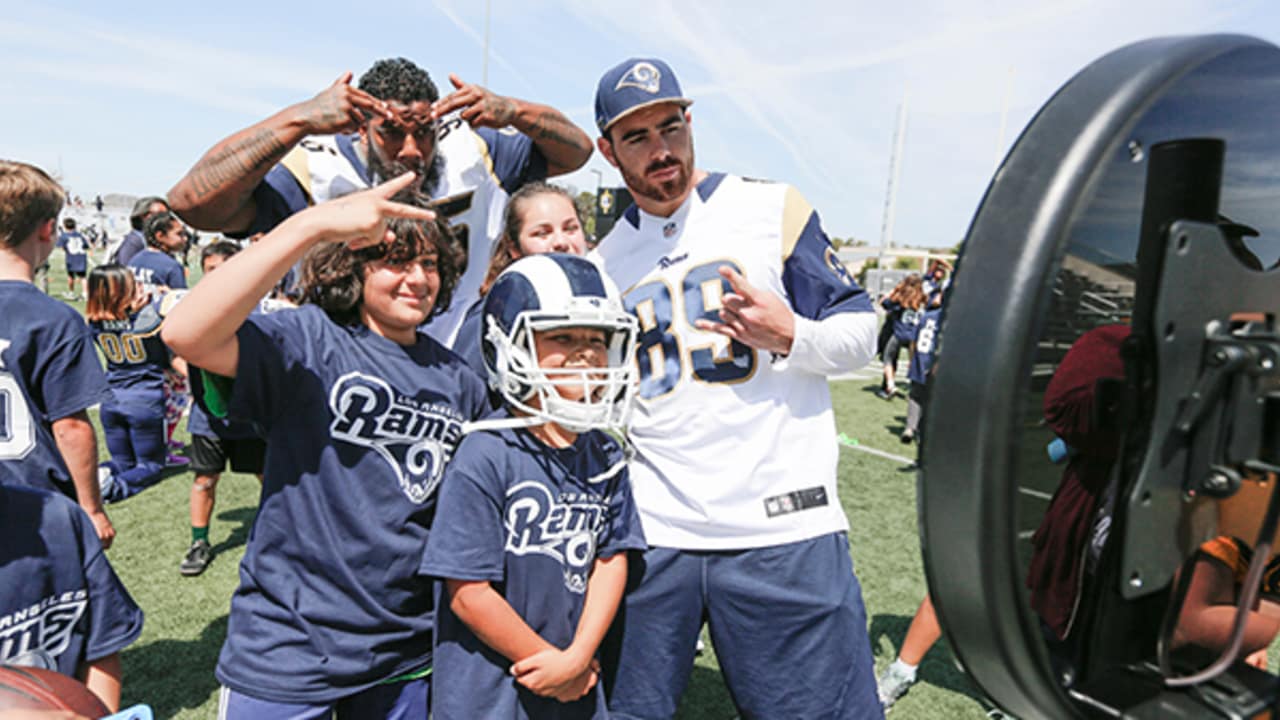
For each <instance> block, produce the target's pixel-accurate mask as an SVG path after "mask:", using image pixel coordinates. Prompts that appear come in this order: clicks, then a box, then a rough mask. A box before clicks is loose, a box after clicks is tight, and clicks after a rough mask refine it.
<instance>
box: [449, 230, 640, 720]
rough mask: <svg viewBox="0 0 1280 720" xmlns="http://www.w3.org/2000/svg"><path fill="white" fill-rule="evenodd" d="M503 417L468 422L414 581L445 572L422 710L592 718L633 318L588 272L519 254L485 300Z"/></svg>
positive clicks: (606, 614) (617, 511)
mask: <svg viewBox="0 0 1280 720" xmlns="http://www.w3.org/2000/svg"><path fill="white" fill-rule="evenodd" d="M484 315H485V321H486V325H489V326H490V327H491V328H492V329H491V330H490V331H489V332H487V333H486V334H485V336H484V339H483V354H484V363H485V366H486V369H487V372H488V378H489V385H490V387H491V388H493V389H494V390H496V391H498V392H499V393H500V394H501V396H502V398H503V400H504V402H505V407H504V408H502V409H501V410H499V411H498V412H497V413H495V414H494V415H493V416H491V417H490V418H487V419H485V420H484V421H481V422H480V423H475V424H473V426H472V427H473V429H472V431H471V432H470V434H469V435H468V436H467V437H466V439H465V440H463V442H462V445H461V446H460V447H459V448H458V456H457V457H456V458H455V459H454V461H453V463H452V464H451V465H450V467H449V471H448V472H447V474H446V477H445V481H444V483H443V485H442V488H441V491H440V492H441V494H440V508H439V512H438V513H437V517H436V524H435V527H434V528H433V529H432V532H431V535H430V537H429V539H428V541H427V549H426V554H425V556H424V559H423V571H424V572H426V573H429V574H432V575H436V576H439V577H442V578H444V579H445V580H444V583H445V589H444V590H445V591H444V595H443V597H444V602H443V603H442V605H441V608H440V613H439V622H438V624H437V633H436V637H437V647H436V664H435V678H436V682H437V689H436V692H435V696H434V698H433V704H432V713H433V716H434V717H435V718H437V719H438V720H452V719H454V718H477V717H504V718H551V717H554V718H579V717H581V718H597V717H606V716H607V710H606V707H605V701H604V693H603V687H602V686H601V685H600V684H599V682H598V679H599V678H598V672H599V664H598V662H597V660H596V651H597V648H598V646H599V644H600V641H601V640H602V639H603V637H604V634H605V631H606V630H607V629H608V627H609V624H610V623H611V622H612V620H613V616H614V613H615V612H616V611H617V608H618V603H619V601H620V600H621V597H622V592H623V588H624V586H625V584H626V578H627V552H626V551H628V550H643V549H644V548H645V543H644V539H643V535H642V532H641V529H640V522H639V517H638V516H637V513H636V509H635V505H634V503H633V502H632V499H631V489H630V484H629V482H628V481H627V472H626V461H625V458H624V456H623V452H622V448H621V447H620V446H619V445H618V443H617V442H616V441H614V440H613V439H612V438H611V437H610V436H609V435H606V434H605V433H604V432H602V431H601V430H602V429H604V428H612V429H615V430H620V429H622V428H623V426H624V425H625V422H626V418H627V416H628V413H629V411H630V405H631V401H632V398H633V392H634V378H633V376H632V373H633V368H632V365H631V353H632V351H633V350H634V345H635V335H636V323H635V320H634V319H633V318H632V317H631V316H630V315H628V314H627V313H626V311H625V310H624V309H623V307H622V304H621V301H620V300H619V298H618V293H617V290H616V289H615V288H613V286H612V283H611V282H610V281H609V280H608V279H607V278H605V277H604V276H603V275H601V273H600V271H599V270H598V269H597V268H596V266H595V265H593V264H592V263H591V262H589V261H587V260H585V259H583V258H579V257H576V256H570V255H562V254H552V255H538V256H535V257H527V258H524V259H522V260H519V261H517V262H516V263H515V264H513V265H511V267H509V268H508V269H507V270H506V272H504V273H503V274H502V275H501V276H499V277H498V279H497V281H496V282H494V283H493V286H492V289H491V290H490V292H489V293H488V296H487V297H486V299H485V304H484Z"/></svg>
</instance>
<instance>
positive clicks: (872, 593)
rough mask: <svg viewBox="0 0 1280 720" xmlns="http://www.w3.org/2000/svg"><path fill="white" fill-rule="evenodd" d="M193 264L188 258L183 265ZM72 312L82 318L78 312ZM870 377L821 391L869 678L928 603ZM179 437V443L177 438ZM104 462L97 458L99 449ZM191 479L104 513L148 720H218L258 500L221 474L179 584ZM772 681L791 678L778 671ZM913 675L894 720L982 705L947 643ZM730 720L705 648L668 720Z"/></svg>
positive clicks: (911, 448) (903, 479) (892, 434)
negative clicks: (221, 662)
mask: <svg viewBox="0 0 1280 720" xmlns="http://www.w3.org/2000/svg"><path fill="white" fill-rule="evenodd" d="M197 257H198V255H197V254H196V253H195V252H193V253H192V261H193V263H194V262H195V260H196V258H197ZM50 264H51V273H50V289H51V294H52V295H54V296H55V297H61V294H62V292H63V291H64V290H65V288H66V280H65V274H64V272H63V267H64V265H63V262H62V258H61V256H60V254H55V256H54V257H53V258H51V262H50ZM197 274H198V271H197ZM71 304H72V305H73V306H76V307H77V308H79V309H81V310H83V303H82V302H71ZM875 375H876V373H874V372H872V371H870V370H868V371H864V372H862V373H857V374H855V375H853V376H851V377H849V378H845V379H840V380H836V381H833V382H832V383H831V389H832V397H833V402H834V405H835V413H836V425H837V429H838V433H839V434H842V435H843V436H844V440H845V442H844V444H843V447H844V449H843V450H842V452H841V458H840V467H839V485H840V497H841V501H842V502H843V504H844V507H845V510H846V512H847V514H848V516H849V521H850V526H851V531H850V545H851V548H852V555H853V562H854V566H855V569H856V571H857V574H858V577H859V579H860V581H861V583H862V589H863V597H864V600H865V602H866V606H867V613H868V619H869V623H870V627H869V630H870V636H871V643H872V649H873V652H874V654H875V658H876V667H877V671H879V670H880V669H883V667H884V666H885V665H887V664H888V663H889V662H891V661H892V660H893V658H894V657H895V656H896V654H897V649H898V647H899V646H900V645H901V642H902V638H903V636H904V635H905V633H906V630H907V625H908V624H909V623H910V620H911V617H912V615H913V614H914V612H915V609H916V606H917V605H918V604H919V602H920V600H921V598H922V597H923V596H924V593H925V581H924V575H923V570H922V568H921V561H920V548H919V534H918V532H917V526H916V472H915V470H914V468H912V467H911V466H910V462H911V459H912V458H914V455H915V449H916V446H915V445H902V444H901V443H900V442H899V440H898V437H897V434H898V432H900V431H901V429H902V424H903V420H904V415H905V411H906V401H905V400H903V399H896V400H893V401H889V402H886V401H883V400H880V399H878V398H876V397H875V396H874V394H873V391H874V389H875V388H876V386H877V380H876V379H875ZM95 417H96V416H95ZM184 425H185V424H184ZM178 437H179V438H180V439H184V440H185V439H186V437H187V436H186V432H185V427H181V428H180V429H179V435H178ZM837 441H838V440H837V437H830V438H814V439H813V442H815V443H822V442H837ZM100 445H101V443H100ZM100 452H101V457H102V459H105V458H106V450H105V447H101V448H100ZM191 479H192V473H191V472H189V471H185V472H180V473H176V474H174V475H172V476H171V477H169V478H167V479H166V480H164V481H163V482H161V483H160V484H158V485H157V486H155V487H153V488H150V489H148V490H146V491H145V492H143V493H141V494H139V495H137V496H135V497H133V498H130V499H128V500H126V501H124V502H121V503H118V504H114V505H111V506H109V507H108V513H109V514H110V516H111V519H112V521H113V523H114V524H115V527H116V530H117V533H118V534H117V537H116V541H115V544H114V546H113V547H112V548H111V549H110V550H109V551H108V553H107V555H108V557H109V558H110V560H111V563H112V565H113V566H114V567H115V569H116V571H117V573H119V575H120V576H121V578H122V579H123V581H124V583H125V585H126V586H127V587H128V588H129V590H130V592H131V593H132V594H133V596H134V598H135V599H136V600H137V602H138V604H139V605H140V606H141V607H142V609H143V610H144V612H145V613H146V623H145V626H144V629H143V632H142V636H141V637H140V638H139V639H138V641H137V642H135V643H134V644H133V645H132V646H131V647H129V648H128V649H126V650H125V651H124V653H123V661H124V705H125V706H126V707H127V706H129V705H131V704H133V703H148V704H150V705H151V707H152V708H153V710H154V711H155V713H156V717H158V718H213V717H215V715H216V708H217V690H218V683H217V680H216V679H215V678H214V675H213V668H214V665H215V664H216V662H217V657H218V651H219V648H220V647H221V644H222V641H223V638H224V636H225V633H226V628H227V611H228V607H229V603H230V598H231V594H232V592H233V590H234V589H235V586H236V582H237V566H238V563H239V560H240V557H241V556H242V555H243V553H244V547H245V543H246V541H247V539H248V537H249V532H250V528H251V527H252V524H253V519H254V513H255V507H256V503H257V500H258V492H259V486H258V482H257V480H256V479H255V478H253V477H252V476H246V475H237V474H232V473H228V474H224V475H223V477H222V480H221V482H220V483H219V485H218V489H217V507H216V509H215V511H214V520H213V523H212V525H211V528H210V542H211V544H212V545H213V548H214V551H215V553H216V557H215V559H214V561H213V562H212V564H211V565H210V566H209V568H208V570H207V571H206V572H205V573H204V574H203V575H201V576H199V577H194V578H188V577H183V576H181V575H180V574H179V573H178V563H179V561H180V560H181V559H182V556H183V554H184V552H185V551H186V549H187V546H188V544H189V542H190V528H189V520H188V512H187V507H188V505H187V503H188V493H189V491H190V487H191ZM704 636H705V634H704ZM778 672H783V673H785V672H787V668H785V667H779V668H778ZM919 678H920V681H919V683H918V684H917V685H916V686H915V687H914V688H913V689H912V690H911V691H910V692H909V693H908V694H907V695H906V696H905V697H904V698H903V699H902V700H900V701H899V703H898V705H897V706H896V707H895V708H894V710H893V714H892V715H893V717H898V718H948V719H950V718H957V719H964V718H982V717H985V714H986V710H987V709H988V708H989V707H990V706H989V705H988V704H986V703H985V702H984V701H983V699H982V695H981V693H980V692H979V691H978V690H977V689H976V688H975V687H974V686H973V685H972V683H970V682H969V680H968V679H967V677H966V676H965V675H964V674H963V673H962V672H961V671H960V670H958V669H957V667H956V665H955V663H954V660H953V657H952V654H951V652H950V650H949V648H948V647H947V644H946V642H945V640H944V641H941V642H939V643H938V644H937V645H936V646H935V647H934V648H933V650H932V651H931V652H930V653H929V654H928V655H927V656H926V658H925V660H924V662H923V664H922V665H921V668H920V672H919ZM735 715H736V713H735V710H734V707H733V704H732V702H731V700H730V698H729V695H728V692H727V691H726V690H725V687H724V684H723V682H722V681H721V679H720V674H719V669H718V665H717V663H716V658H715V653H714V648H712V647H711V646H710V641H709V640H707V652H705V653H703V654H702V655H701V656H700V657H699V658H698V660H697V663H696V666H695V668H694V672H693V676H692V678H691V680H690V683H689V688H688V691H687V692H686V694H685V697H684V699H683V703H682V706H681V710H680V713H679V715H678V717H680V718H690V719H693V718H697V719H702V718H707V719H710V720H719V719H724V720H729V719H730V718H733V717H735Z"/></svg>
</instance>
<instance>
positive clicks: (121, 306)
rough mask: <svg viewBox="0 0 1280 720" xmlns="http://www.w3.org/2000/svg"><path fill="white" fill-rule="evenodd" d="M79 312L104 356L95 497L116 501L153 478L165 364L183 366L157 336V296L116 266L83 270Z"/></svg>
mask: <svg viewBox="0 0 1280 720" xmlns="http://www.w3.org/2000/svg"><path fill="white" fill-rule="evenodd" d="M88 287H89V301H88V303H87V304H86V306H85V318H86V319H87V320H88V321H89V327H90V329H91V330H92V331H93V339H94V342H96V343H97V344H98V348H99V349H100V350H101V351H102V356H103V357H105V358H106V360H107V383H108V384H109V385H110V386H111V399H110V400H108V401H106V402H104V403H102V409H101V413H100V415H101V420H102V433H103V435H105V436H106V441H107V450H108V451H109V452H110V453H111V459H110V460H108V461H107V462H104V463H103V464H102V465H101V466H100V468H99V470H98V482H99V486H100V487H101V489H102V497H103V499H104V500H105V501H107V502H116V501H118V500H123V499H125V498H127V497H130V496H131V495H135V494H137V493H138V492H140V491H142V490H143V489H144V488H147V487H150V486H151V485H153V484H155V483H156V482H157V481H159V480H160V478H161V476H162V474H163V472H164V468H165V434H164V430H165V428H164V382H165V380H164V378H165V371H166V370H169V369H171V368H173V369H174V371H175V372H179V373H185V372H186V364H185V363H183V362H182V360H181V359H179V358H173V357H171V355H170V353H169V349H168V348H166V347H165V346H164V343H163V342H161V341H160V320H161V318H160V309H159V301H156V302H147V299H146V296H144V295H142V294H140V293H139V291H138V287H137V284H136V282H135V281H134V279H133V274H132V273H130V272H129V270H128V269H127V268H124V267H121V266H120V265H114V264H109V265H99V266H98V267H96V268H94V269H93V272H91V273H89V282H88Z"/></svg>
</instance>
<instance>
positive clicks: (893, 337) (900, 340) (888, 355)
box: [876, 275, 925, 400]
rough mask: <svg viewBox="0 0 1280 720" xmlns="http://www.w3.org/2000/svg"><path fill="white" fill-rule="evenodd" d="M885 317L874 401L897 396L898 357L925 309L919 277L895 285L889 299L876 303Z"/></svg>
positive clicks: (911, 336) (903, 280)
mask: <svg viewBox="0 0 1280 720" xmlns="http://www.w3.org/2000/svg"><path fill="white" fill-rule="evenodd" d="M880 306H881V307H883V308H884V309H885V310H886V312H887V314H886V315H885V318H884V322H885V324H886V325H891V326H892V327H893V331H892V333H889V334H886V340H885V344H884V348H883V349H882V350H881V353H880V360H881V362H883V363H884V379H883V381H882V382H881V384H880V389H879V390H878V391H877V392H876V397H878V398H880V399H882V400H891V399H893V396H894V395H895V394H897V392H898V387H897V382H896V376H897V374H898V355H899V354H900V352H901V351H902V348H904V347H907V346H908V345H909V344H910V343H911V339H912V338H913V337H915V332H916V325H917V324H918V323H919V322H920V310H921V309H922V308H924V306H925V295H924V289H923V285H922V283H921V280H920V276H919V275H908V276H906V277H905V278H903V279H902V282H900V283H898V285H897V287H895V288H894V289H893V292H891V293H889V297H887V298H885V299H884V300H881V301H880Z"/></svg>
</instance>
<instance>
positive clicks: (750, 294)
mask: <svg viewBox="0 0 1280 720" xmlns="http://www.w3.org/2000/svg"><path fill="white" fill-rule="evenodd" d="M690 104H692V101H691V100H689V99H688V98H686V97H684V95H683V93H682V92H681V90H680V85H679V83H678V82H677V80H676V76H675V73H674V72H672V70H671V68H670V67H669V66H668V65H667V64H666V63H665V62H663V61H661V60H658V59H652V58H650V59H640V58H633V59H630V60H627V61H625V62H623V63H621V64H620V65H618V66H616V67H614V68H613V69H611V70H609V71H608V72H606V73H605V74H604V77H603V78H601V80H600V84H599V87H598V88H597V91H596V125H597V127H598V128H599V130H600V133H601V135H602V137H601V138H600V139H599V140H598V141H597V147H599V149H600V151H601V153H603V154H604V156H605V158H606V159H607V160H608V161H609V162H610V163H611V164H613V166H614V167H616V168H618V170H619V172H620V173H621V174H622V178H623V180H624V181H625V182H626V185H627V189H628V190H630V191H631V194H632V196H633V197H634V198H635V205H634V206H632V207H631V208H629V209H628V210H627V211H626V212H625V213H624V214H623V216H622V218H621V219H620V220H619V221H618V222H617V223H616V224H615V225H614V227H613V230H612V231H611V232H610V233H609V234H608V235H607V236H606V237H605V238H604V239H603V240H602V241H601V243H600V245H599V248H598V250H597V253H598V260H599V261H600V262H601V264H602V265H603V267H604V268H605V270H606V272H608V274H609V275H611V276H612V277H613V280H614V281H615V282H616V283H617V285H618V287H621V288H629V289H628V290H627V291H626V295H625V299H624V302H625V304H626V306H627V309H628V310H629V311H630V312H632V313H634V314H635V315H636V317H637V318H638V319H639V322H640V329H641V332H642V335H641V337H640V338H639V343H638V344H639V347H638V349H637V363H638V365H639V369H640V392H639V395H640V401H639V403H638V407H637V412H636V413H635V420H634V422H633V424H632V441H633V442H634V444H635V447H636V449H637V455H636V458H635V462H633V463H632V467H631V472H632V478H633V490H634V494H635V500H636V505H637V507H638V508H639V511H640V518H641V522H642V524H643V526H644V531H645V536H646V537H647V539H648V541H649V543H650V549H649V550H647V551H646V552H645V553H644V554H643V557H642V558H641V559H639V560H638V561H637V562H634V563H633V564H632V568H633V571H632V573H631V578H630V582H629V583H628V593H627V595H626V596H625V598H624V601H623V607H622V608H621V610H620V611H619V617H618V620H617V622H616V623H615V626H614V629H613V632H612V636H611V641H610V645H609V647H608V652H607V653H606V661H607V665H608V667H607V668H606V675H605V689H606V692H607V693H610V702H609V709H610V712H611V714H612V716H613V717H624V718H629V717H646V718H647V717H671V716H672V715H674V714H675V711H676V708H677V706H678V704H679V700H680V695H681V694H682V693H683V692H684V688H685V685H686V684H687V682H688V678H689V673H690V670H691V668H692V665H693V656H694V644H695V640H696V639H697V637H698V633H699V630H700V628H701V626H702V623H703V622H704V621H706V622H707V623H708V626H709V628H710V631H711V639H712V642H713V643H714V645H715V649H716V655H717V657H718V658H719V661H720V667H721V669H722V671H723V673H724V676H725V681H726V683H727V684H728V686H729V691H730V694H731V695H732V697H733V699H734V702H735V704H737V706H738V710H739V712H740V713H741V715H742V716H743V717H770V718H783V717H786V718H801V717H805V718H810V717H826V718H876V717H881V716H882V712H881V709H880V703H879V700H878V699H877V696H876V688H875V677H874V675H873V669H872V658H871V647H870V642H869V640H868V637H867V617H866V610H865V608H864V607H863V603H862V591H861V588H860V587H859V585H858V580H857V578H856V577H855V576H854V573H853V564H852V561H851V560H850V557H849V544H848V538H847V535H846V534H847V531H848V527H849V524H848V520H847V519H846V518H845V515H844V511H843V509H842V507H841V505H840V501H839V498H837V497H836V464H837V460H838V453H839V449H838V446H837V444H836V428H835V421H834V417H833V414H832V410H831V397H830V394H829V391H828V388H827V376H829V375H833V374H838V373H845V372H849V371H852V370H855V369H857V368H859V367H862V366H863V365H865V364H867V362H869V361H870V360H871V358H872V356H873V354H874V352H875V339H876V317H875V313H874V311H873V309H872V306H871V302H870V300H869V299H868V297H867V293H866V292H865V291H864V290H863V289H862V288H861V287H859V286H858V284H857V283H856V282H854V280H853V279H852V278H851V277H850V276H849V274H848V272H846V270H845V268H844V266H843V265H842V264H841V263H840V262H839V261H837V259H836V255H835V250H834V248H833V247H832V245H831V242H830V241H829V240H828V238H827V235H826V234H825V233H824V232H823V230H822V225H821V223H820V222H819V219H818V215H817V213H816V212H814V210H813V208H812V207H810V206H809V204H808V203H807V202H806V201H805V200H804V198H803V197H802V196H801V195H800V193H799V192H798V191H797V190H796V189H795V188H793V187H791V186H789V185H786V184H783V183H775V182H766V181H759V180H751V179H748V178H743V177H738V176H734V175H728V174H725V173H713V172H708V171H706V170H702V169H699V168H697V167H695V165H694V158H693V128H692V125H691V118H690V114H689V110H688V108H689V105H690Z"/></svg>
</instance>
